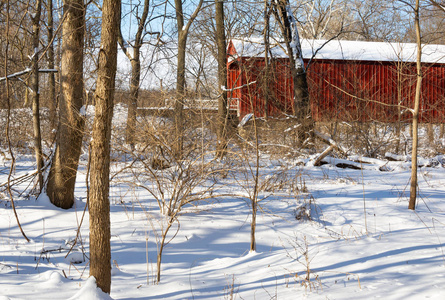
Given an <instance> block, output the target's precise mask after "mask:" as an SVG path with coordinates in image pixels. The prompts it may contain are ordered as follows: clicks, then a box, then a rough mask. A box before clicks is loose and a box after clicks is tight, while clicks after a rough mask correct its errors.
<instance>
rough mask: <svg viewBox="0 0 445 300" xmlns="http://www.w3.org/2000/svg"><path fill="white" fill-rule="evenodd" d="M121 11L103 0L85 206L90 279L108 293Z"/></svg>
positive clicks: (117, 2) (112, 0)
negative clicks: (94, 280) (114, 112)
mask: <svg viewBox="0 0 445 300" xmlns="http://www.w3.org/2000/svg"><path fill="white" fill-rule="evenodd" d="M120 9H121V1H120V0H104V1H103V6H102V33H101V46H100V51H99V68H98V73H97V84H96V96H95V103H96V108H95V117H94V124H93V139H92V142H91V173H90V179H91V186H90V199H89V206H88V209H89V214H90V276H94V277H95V278H96V283H97V286H98V287H99V288H101V289H102V291H104V292H105V293H108V294H109V293H110V291H111V247H110V237H111V232H110V200H109V186H110V178H109V176H110V139H111V120H112V117H113V100H114V89H115V78H116V64H117V37H118V32H119V25H120Z"/></svg>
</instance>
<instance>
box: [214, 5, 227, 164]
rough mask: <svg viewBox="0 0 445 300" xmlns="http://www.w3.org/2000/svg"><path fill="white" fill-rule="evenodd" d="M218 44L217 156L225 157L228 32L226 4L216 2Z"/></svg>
mask: <svg viewBox="0 0 445 300" xmlns="http://www.w3.org/2000/svg"><path fill="white" fill-rule="evenodd" d="M215 23H216V43H217V46H218V84H219V87H220V89H219V97H218V131H217V138H218V141H217V146H216V156H217V157H218V158H222V157H224V155H225V153H226V149H227V126H228V112H227V91H226V89H227V49H226V32H225V28H224V2H223V1H221V0H215Z"/></svg>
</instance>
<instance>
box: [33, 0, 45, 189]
mask: <svg viewBox="0 0 445 300" xmlns="http://www.w3.org/2000/svg"><path fill="white" fill-rule="evenodd" d="M41 12H42V0H37V2H36V6H35V13H34V14H32V15H31V19H32V45H33V50H34V52H33V54H32V60H31V69H32V75H31V82H30V86H31V90H32V92H31V95H32V119H33V129H34V151H35V156H36V162H37V174H38V183H39V192H41V191H42V190H43V174H42V169H43V155H42V136H41V132H40V94H39V62H38V59H39V53H38V52H39V46H40V45H39V41H40V39H39V38H40V15H41Z"/></svg>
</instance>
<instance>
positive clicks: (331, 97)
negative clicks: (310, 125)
mask: <svg viewBox="0 0 445 300" xmlns="http://www.w3.org/2000/svg"><path fill="white" fill-rule="evenodd" d="M233 51H234V49H230V47H229V50H228V54H229V55H233V54H234V52H233ZM270 63H271V68H270V69H271V71H270V73H271V74H269V76H268V78H266V77H265V76H264V72H265V71H264V64H265V63H264V58H261V57H251V58H246V57H243V58H238V59H235V60H232V61H229V62H228V75H227V76H228V88H229V89H233V91H232V92H229V95H228V97H229V98H232V99H236V102H237V104H238V107H237V108H238V114H239V117H240V118H242V117H243V116H244V115H246V114H248V113H251V112H255V114H256V115H257V116H265V115H266V111H267V115H268V116H280V115H281V116H282V115H283V113H284V114H291V113H292V110H293V107H292V103H293V100H292V99H293V84H292V79H291V77H290V71H289V67H288V60H287V59H285V58H278V59H273V60H271V61H270ZM305 63H307V61H306V62H305ZM423 75H424V77H423V81H422V98H421V108H420V120H421V122H431V123H443V122H444V121H445V65H443V64H424V66H423ZM307 78H308V85H309V94H310V101H311V108H312V116H313V118H314V119H315V120H316V121H327V120H341V121H379V122H395V121H397V120H398V119H399V118H400V120H402V121H407V120H410V118H411V116H412V115H411V113H410V112H409V110H407V108H411V107H413V99H414V93H415V86H416V68H415V64H413V63H402V62H399V63H397V62H375V61H347V60H323V59H317V60H313V61H312V63H311V65H310V67H309V69H308V73H307ZM265 87H267V89H266V88H265ZM265 91H268V95H269V97H268V99H269V105H268V106H267V108H266V103H265V101H266V100H265V99H266V97H265ZM398 103H400V108H399V107H398V105H397V104H398ZM233 108H234V107H233Z"/></svg>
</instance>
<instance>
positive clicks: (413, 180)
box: [408, 0, 423, 210]
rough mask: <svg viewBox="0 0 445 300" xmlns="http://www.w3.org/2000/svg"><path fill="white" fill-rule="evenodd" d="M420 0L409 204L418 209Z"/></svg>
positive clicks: (416, 16) (420, 56)
mask: <svg viewBox="0 0 445 300" xmlns="http://www.w3.org/2000/svg"><path fill="white" fill-rule="evenodd" d="M419 6H420V4H419V0H416V6H415V8H414V26H415V27H416V42H417V63H416V66H417V83H416V95H415V98H414V111H413V150H412V151H413V152H412V155H411V186H410V192H409V205H408V208H409V209H412V210H415V209H416V199H417V146H418V144H419V142H418V122H419V106H420V94H421V92H422V76H423V75H422V44H421V37H420V14H419Z"/></svg>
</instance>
